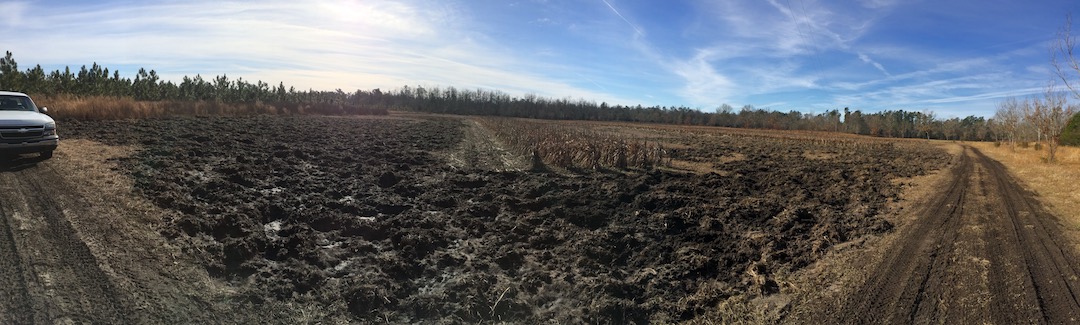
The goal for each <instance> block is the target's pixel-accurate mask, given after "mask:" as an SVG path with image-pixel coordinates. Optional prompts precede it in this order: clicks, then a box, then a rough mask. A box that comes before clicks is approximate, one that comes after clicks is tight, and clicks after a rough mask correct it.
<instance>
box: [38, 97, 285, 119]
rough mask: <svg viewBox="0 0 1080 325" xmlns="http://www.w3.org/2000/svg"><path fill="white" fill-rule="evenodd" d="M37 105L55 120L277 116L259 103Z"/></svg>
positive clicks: (98, 100) (100, 100)
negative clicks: (42, 107) (47, 110)
mask: <svg viewBox="0 0 1080 325" xmlns="http://www.w3.org/2000/svg"><path fill="white" fill-rule="evenodd" d="M34 102H35V103H36V104H37V105H38V106H44V107H48V108H49V115H50V116H52V117H54V118H57V119H81V120H108V119H129V118H156V117H165V116H207V115H216V116H237V115H254V114H278V113H280V110H279V109H277V108H276V107H273V106H270V105H265V104H262V103H255V104H225V103H221V102H207V101H194V102H179V101H156V102H148V101H136V100H135V99H132V98H116V97H103V96H95V97H74V96H52V97H35V98H34Z"/></svg>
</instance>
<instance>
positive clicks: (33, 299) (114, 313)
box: [0, 162, 133, 324]
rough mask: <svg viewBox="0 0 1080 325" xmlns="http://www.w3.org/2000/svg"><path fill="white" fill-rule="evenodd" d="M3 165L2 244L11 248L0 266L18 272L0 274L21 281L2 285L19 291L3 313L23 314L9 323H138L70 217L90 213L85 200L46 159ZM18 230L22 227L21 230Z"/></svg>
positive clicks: (124, 298) (7, 248) (0, 185)
mask: <svg viewBox="0 0 1080 325" xmlns="http://www.w3.org/2000/svg"><path fill="white" fill-rule="evenodd" d="M5 167H6V166H5ZM0 170H3V172H2V174H0V187H2V188H3V189H4V190H3V194H2V197H0V199H2V201H0V202H4V203H2V209H0V212H3V214H4V215H3V225H2V227H3V228H4V229H2V230H0V237H3V238H0V247H2V248H3V249H4V251H5V252H4V253H2V254H3V255H0V258H3V260H2V261H0V262H2V263H4V266H3V268H2V269H0V270H3V271H2V272H4V273H3V275H5V278H9V277H7V276H6V275H8V274H12V275H13V276H12V277H10V278H9V280H0V281H12V282H17V283H11V285H5V286H4V287H5V288H6V289H0V290H12V289H13V291H14V292H12V295H11V296H10V297H20V298H18V300H19V301H16V302H11V301H8V302H7V303H5V304H4V305H3V306H2V307H3V308H4V310H3V311H0V314H4V315H16V317H18V318H16V319H12V321H11V322H6V321H4V322H3V323H15V324H28V323H57V322H59V323H95V324H128V323H132V322H133V321H132V317H133V316H132V312H131V310H132V308H131V307H130V303H129V302H128V299H126V297H125V296H123V295H122V294H121V293H120V291H119V290H117V289H116V287H115V285H114V284H113V282H112V280H111V278H110V277H109V276H108V275H107V274H106V273H105V272H104V271H103V270H102V269H101V267H100V266H99V264H98V261H97V259H96V258H95V257H94V255H93V254H92V253H91V251H90V249H89V248H88V247H87V246H86V243H84V242H83V241H82V239H81V238H80V237H79V235H78V233H77V232H76V231H75V229H74V228H73V227H72V226H71V223H70V222H69V221H68V219H67V215H69V214H72V213H85V211H86V210H87V209H86V206H85V203H83V202H81V201H80V200H79V198H78V197H77V196H71V195H70V194H68V193H67V191H66V189H67V186H66V184H65V182H64V180H63V179H62V178H61V177H59V176H58V175H57V173H56V172H55V171H54V170H53V169H52V168H51V166H49V165H48V162H44V163H31V164H30V167H29V168H2V169H0ZM17 203H21V204H17ZM16 217H18V220H17V221H16V220H15V218H16ZM16 224H19V225H21V226H20V228H16ZM14 229H19V231H18V233H17V234H18V235H17V236H16V231H15V230H14ZM18 274H21V276H19V277H16V276H15V275H18ZM5 293H7V292H5ZM5 297H8V295H5Z"/></svg>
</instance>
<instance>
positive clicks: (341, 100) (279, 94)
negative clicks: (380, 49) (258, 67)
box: [0, 52, 1003, 140]
mask: <svg viewBox="0 0 1080 325" xmlns="http://www.w3.org/2000/svg"><path fill="white" fill-rule="evenodd" d="M0 89H4V90H12V91H20V92H25V93H29V94H31V95H34V96H45V97H55V96H75V97H114V98H125V99H134V100H136V101H171V102H179V101H202V102H215V103H228V104H247V105H253V104H258V105H260V106H265V105H272V106H274V107H276V109H277V110H278V113H322V114H326V113H330V114H372V113H375V114H380V113H381V114H385V112H386V111H387V110H389V109H396V110H408V111H417V112H428V113H442V114H459V115H486V116H505V117H524V118H537V119H554V120H597V121H627V122H645V123H668V124H682V125H706V126H723V127H737V128H759V129H777V130H814V131H833V132H846V133H853V134H863V135H872V136H881V137H902V138H928V139H947V140H999V139H1002V138H1003V134H1002V131H1001V130H1000V129H999V128H997V127H995V122H994V121H992V120H987V119H985V118H983V117H977V116H968V117H965V118H951V119H938V118H936V117H935V116H934V114H933V113H930V112H915V111H904V110H886V111H881V112H874V113H864V112H862V111H860V110H857V109H856V110H851V109H848V108H844V109H842V110H840V109H834V110H830V111H826V112H823V113H818V114H811V113H801V112H798V111H794V110H792V111H788V112H780V111H775V110H767V109H760V108H755V107H753V106H751V105H746V106H743V107H741V108H740V109H735V108H734V107H732V106H730V105H727V104H724V105H721V106H720V107H719V108H717V109H716V110H715V111H712V112H704V111H700V110H696V109H691V108H688V107H667V106H650V107H642V106H641V105H637V106H624V105H610V104H608V103H599V104H598V103H596V102H595V101H590V100H585V99H570V98H559V99H555V98H545V97H540V96H536V95H525V96H522V97H515V96H510V95H509V94H506V93H504V92H501V91H497V90H485V89H476V90H466V89H458V88H454V87H446V88H438V87H431V88H424V87H409V86H405V87H401V88H400V89H395V90H388V91H382V90H380V89H374V90H370V91H365V90H356V91H355V92H344V91H342V90H341V89H338V90H336V91H315V90H306V91H298V90H296V89H295V88H293V87H288V88H286V86H285V85H284V84H283V83H280V82H279V83H278V85H277V86H273V85H270V84H267V83H265V82H263V81H256V82H254V83H253V82H250V81H247V80H244V79H242V78H237V79H235V80H230V79H229V78H228V77H227V76H225V75H222V76H217V77H214V78H212V79H210V80H206V79H203V78H202V77H201V76H198V75H197V76H195V77H193V78H192V77H188V76H185V77H183V78H182V80H181V81H180V82H179V83H175V82H173V81H168V80H161V79H160V77H159V76H158V75H157V72H155V71H154V70H150V71H147V70H146V69H139V71H138V73H137V74H136V75H135V77H134V79H131V78H125V77H122V76H121V75H120V72H119V71H116V70H112V71H110V70H109V69H108V68H105V67H102V66H100V65H98V64H96V63H94V64H93V65H91V66H90V67H86V66H82V67H81V68H80V69H79V71H77V72H72V71H71V70H70V68H65V69H64V70H63V71H60V70H56V71H52V72H48V73H46V72H45V71H44V70H43V69H42V68H41V66H40V65H37V66H34V67H33V68H30V69H27V70H20V69H19V67H18V65H17V64H16V62H15V60H14V59H13V58H12V54H11V52H7V55H6V57H4V58H2V59H0Z"/></svg>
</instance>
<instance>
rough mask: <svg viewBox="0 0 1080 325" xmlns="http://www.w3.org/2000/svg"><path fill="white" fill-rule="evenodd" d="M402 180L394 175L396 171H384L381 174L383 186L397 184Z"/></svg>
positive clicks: (381, 185)
mask: <svg viewBox="0 0 1080 325" xmlns="http://www.w3.org/2000/svg"><path fill="white" fill-rule="evenodd" d="M400 181H401V179H400V178H398V177H397V175H394V173H392V172H384V173H382V175H379V187H382V188H387V187H391V186H394V185H397V183H398V182H400Z"/></svg>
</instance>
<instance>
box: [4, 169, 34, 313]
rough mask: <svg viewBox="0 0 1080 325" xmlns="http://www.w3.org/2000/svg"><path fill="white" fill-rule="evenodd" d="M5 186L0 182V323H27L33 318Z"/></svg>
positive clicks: (7, 190)
mask: <svg viewBox="0 0 1080 325" xmlns="http://www.w3.org/2000/svg"><path fill="white" fill-rule="evenodd" d="M10 192H11V191H9V188H8V187H7V186H0V213H3V215H2V218H0V323H4V324H27V323H30V322H32V321H33V315H34V313H33V306H32V304H31V303H30V294H29V292H28V291H27V288H26V276H25V275H26V273H25V270H24V269H23V260H22V257H21V256H19V252H18V251H17V250H16V249H17V246H16V245H15V234H14V231H12V229H11V222H10V221H9V217H10V216H11V214H12V213H11V212H12V210H13V207H11V202H14V201H13V200H9V199H8V197H7V196H8V195H9V194H8V193H10Z"/></svg>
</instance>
